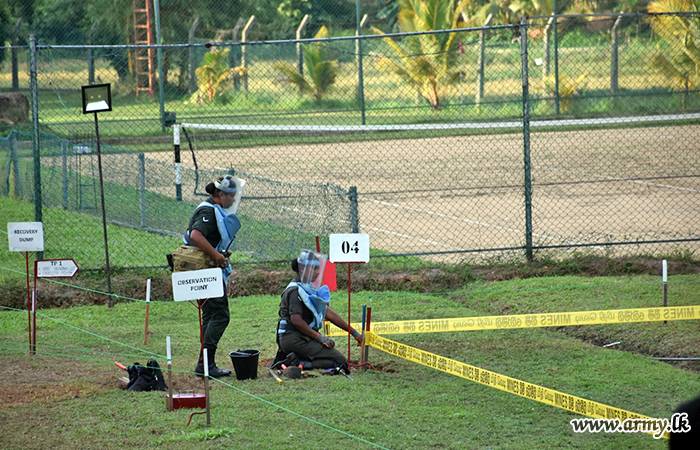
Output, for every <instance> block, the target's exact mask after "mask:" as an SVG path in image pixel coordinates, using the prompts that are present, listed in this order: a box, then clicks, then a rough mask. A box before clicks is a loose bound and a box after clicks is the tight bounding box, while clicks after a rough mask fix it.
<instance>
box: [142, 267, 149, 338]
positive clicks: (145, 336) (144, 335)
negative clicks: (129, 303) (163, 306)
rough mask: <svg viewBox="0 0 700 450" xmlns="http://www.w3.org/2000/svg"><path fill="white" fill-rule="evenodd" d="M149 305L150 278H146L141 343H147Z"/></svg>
mask: <svg viewBox="0 0 700 450" xmlns="http://www.w3.org/2000/svg"><path fill="white" fill-rule="evenodd" d="M150 306H151V279H150V278H149V279H148V280H146V320H145V322H146V325H145V328H144V331H143V345H147V344H148V310H149V307H150Z"/></svg>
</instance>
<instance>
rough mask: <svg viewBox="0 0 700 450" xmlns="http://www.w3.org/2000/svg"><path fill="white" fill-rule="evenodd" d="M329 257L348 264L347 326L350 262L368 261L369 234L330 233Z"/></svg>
mask: <svg viewBox="0 0 700 450" xmlns="http://www.w3.org/2000/svg"><path fill="white" fill-rule="evenodd" d="M328 244H329V252H328V253H329V255H328V257H329V259H330V261H331V262H332V263H334V264H335V263H347V264H348V327H350V326H351V325H350V324H351V323H352V322H351V320H350V319H351V316H350V286H351V281H350V277H351V273H352V269H351V267H352V263H366V262H369V234H364V233H353V234H331V235H330V236H329V238H328ZM351 338H352V335H351V334H350V331H348V364H350V342H351V341H350V339H351Z"/></svg>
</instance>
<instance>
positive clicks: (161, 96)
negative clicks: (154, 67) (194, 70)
mask: <svg viewBox="0 0 700 450" xmlns="http://www.w3.org/2000/svg"><path fill="white" fill-rule="evenodd" d="M153 9H155V11H154V13H155V15H156V44H158V45H159V46H158V48H157V49H156V58H157V59H158V100H159V103H160V128H161V131H162V132H163V133H165V82H166V80H164V79H163V49H162V48H160V44H162V42H161V38H160V2H159V0H153ZM151 54H152V53H151ZM151 61H152V60H151Z"/></svg>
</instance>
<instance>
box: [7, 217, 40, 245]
mask: <svg viewBox="0 0 700 450" xmlns="http://www.w3.org/2000/svg"><path fill="white" fill-rule="evenodd" d="M7 240H8V241H9V242H10V251H11V252H42V251H44V224H42V223H41V222H7Z"/></svg>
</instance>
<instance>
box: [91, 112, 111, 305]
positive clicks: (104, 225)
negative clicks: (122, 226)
mask: <svg viewBox="0 0 700 450" xmlns="http://www.w3.org/2000/svg"><path fill="white" fill-rule="evenodd" d="M94 114H95V140H96V142H97V170H98V173H99V175H100V198H101V200H102V231H103V233H104V241H105V270H106V272H107V292H108V293H109V298H108V299H107V306H108V307H109V308H111V307H112V277H111V275H110V272H109V247H108V245H107V215H106V213H105V188H104V182H103V181H102V152H100V129H99V127H98V126H97V113H94Z"/></svg>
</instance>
